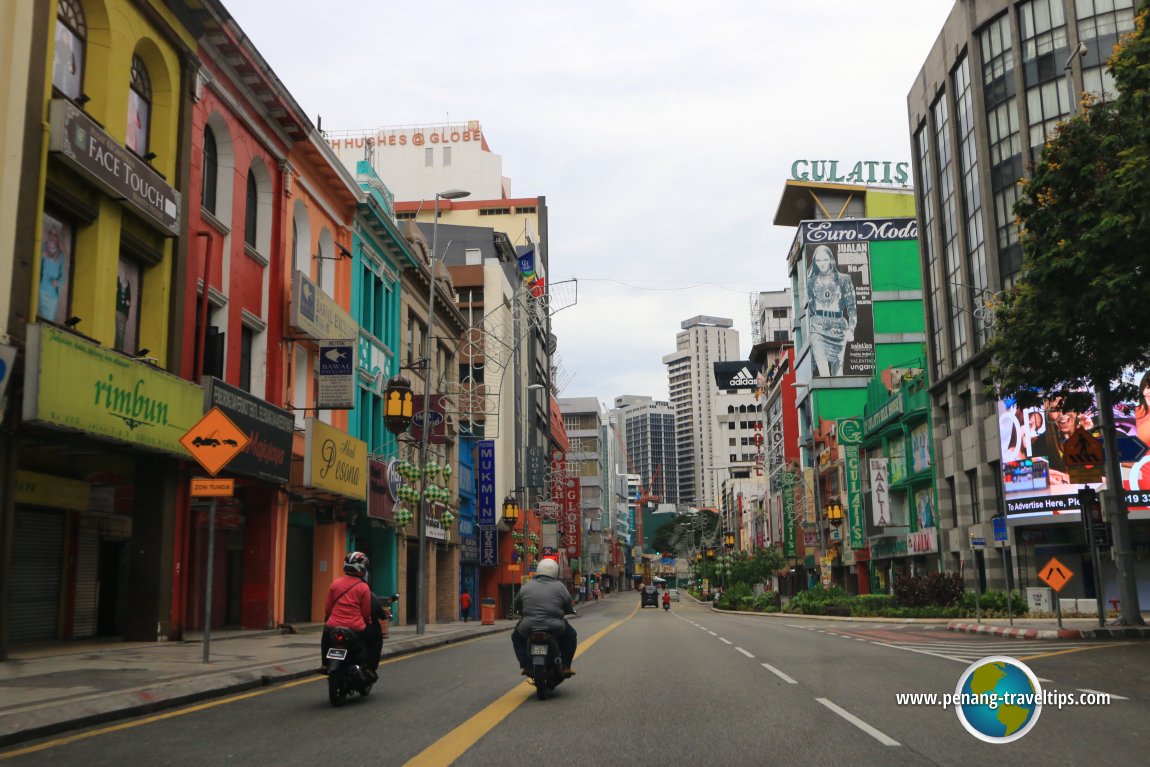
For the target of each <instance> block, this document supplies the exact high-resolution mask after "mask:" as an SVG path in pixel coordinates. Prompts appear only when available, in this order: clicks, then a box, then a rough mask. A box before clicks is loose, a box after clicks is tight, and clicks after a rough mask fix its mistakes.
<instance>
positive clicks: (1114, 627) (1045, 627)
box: [946, 613, 1150, 639]
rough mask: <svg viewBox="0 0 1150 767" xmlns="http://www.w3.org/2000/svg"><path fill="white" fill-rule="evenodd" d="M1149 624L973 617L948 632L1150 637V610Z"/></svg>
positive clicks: (1146, 615)
mask: <svg viewBox="0 0 1150 767" xmlns="http://www.w3.org/2000/svg"><path fill="white" fill-rule="evenodd" d="M1142 620H1143V621H1145V622H1146V625H1145V626H1120V625H1118V624H1116V623H1113V622H1112V621H1113V619H1107V621H1106V625H1105V626H1099V625H1098V617H1097V616H1092V617H1086V618H1081V617H1074V618H1065V617H1064V618H1063V619H1062V628H1061V629H1059V628H1058V619H1057V618H1029V617H1024V618H1016V619H1015V620H1014V623H1013V625H1011V624H1010V621H1009V620H1008V619H1007V618H989V619H985V618H984V619H983V620H982V622H981V623H978V622H976V621H974V620H971V619H970V618H964V619H963V620H961V621H950V622H949V623H947V624H946V629H947V631H961V632H964V633H967V634H993V635H994V636H1001V637H1011V638H1014V639H1150V613H1142Z"/></svg>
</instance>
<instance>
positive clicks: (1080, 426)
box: [998, 374, 1150, 517]
mask: <svg viewBox="0 0 1150 767" xmlns="http://www.w3.org/2000/svg"><path fill="white" fill-rule="evenodd" d="M1140 381H1141V383H1140V385H1139V392H1140V394H1139V403H1138V404H1137V405H1136V406H1130V405H1127V404H1119V405H1115V407H1114V425H1115V432H1116V437H1117V439H1118V453H1119V456H1120V461H1121V464H1120V465H1121V473H1122V485H1123V500H1124V502H1125V504H1126V507H1127V508H1128V509H1131V510H1141V509H1150V455H1143V453H1150V451H1148V450H1146V445H1147V444H1150V442H1147V439H1150V374H1147V375H1144V376H1142V377H1141V379H1140ZM998 435H999V446H1000V450H1001V459H1002V460H1001V464H1000V465H1001V467H1002V483H1003V490H1004V498H1005V502H1006V513H1007V515H1008V516H1011V517H1019V516H1046V515H1055V514H1065V513H1077V512H1078V510H1079V508H1078V496H1077V493H1078V491H1079V490H1080V489H1081V488H1083V487H1087V486H1089V487H1093V488H1095V489H1102V488H1105V487H1106V481H1105V464H1104V459H1103V446H1102V435H1101V431H1100V428H1099V419H1098V409H1097V406H1096V404H1092V405H1091V406H1090V407H1089V408H1088V409H1086V410H1084V411H1075V410H1072V409H1071V408H1069V407H1067V406H1066V405H1064V403H1063V402H1062V401H1061V400H1060V399H1048V400H1045V401H1043V402H1042V403H1041V404H1039V405H1036V406H1031V407H1023V406H1021V405H1019V404H1018V403H1016V402H1015V401H1014V400H1012V399H1007V400H1000V401H999V402H998Z"/></svg>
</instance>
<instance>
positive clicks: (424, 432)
mask: <svg viewBox="0 0 1150 767" xmlns="http://www.w3.org/2000/svg"><path fill="white" fill-rule="evenodd" d="M470 194H471V192H465V191H464V190H462V189H448V190H447V191H446V192H436V193H435V219H434V220H433V221H432V223H431V253H430V256H429V258H428V259H427V265H428V267H429V269H428V272H429V279H428V285H427V338H426V339H424V354H425V356H424V359H425V360H426V364H425V365H424V371H423V372H424V376H425V377H424V379H423V422H422V423H421V424H420V430H421V435H420V436H421V439H420V448H421V450H422V453H421V457H420V460H421V461H422V464H423V466H422V469H423V470H422V471H421V472H420V474H421V476H420V480H419V491H420V492H419V518H418V519H416V521H415V523H416V525H418V527H417V530H418V534H419V572H418V575H417V578H418V581H419V582H418V584H417V585H416V595H415V600H416V610H415V612H416V616H417V618H416V623H415V633H416V634H423V633H424V631H425V627H426V625H427V516H428V513H429V512H430V511H431V505H430V504H429V503H428V502H427V450H428V441H429V437H430V436H431V381H432V378H433V377H434V376H433V375H432V374H433V372H434V368H435V345H434V344H435V341H434V328H435V257H436V250H437V248H438V238H439V201H440V200H458V199H459V198H460V197H467V196H468V195H470Z"/></svg>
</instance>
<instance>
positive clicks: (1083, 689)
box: [1078, 687, 1130, 700]
mask: <svg viewBox="0 0 1150 767" xmlns="http://www.w3.org/2000/svg"><path fill="white" fill-rule="evenodd" d="M1078 692H1085V693H1090V694H1091V695H1109V696H1110V699H1111V700H1130V699H1129V698H1123V697H1122V696H1121V695H1115V694H1114V693H1112V692H1102V691H1101V690H1090V689H1087V688H1086V687H1079V688H1078Z"/></svg>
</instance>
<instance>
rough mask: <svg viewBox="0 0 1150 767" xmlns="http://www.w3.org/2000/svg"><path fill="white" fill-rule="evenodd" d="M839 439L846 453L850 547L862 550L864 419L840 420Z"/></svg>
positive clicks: (863, 544) (863, 536) (863, 540)
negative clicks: (860, 458)
mask: <svg viewBox="0 0 1150 767" xmlns="http://www.w3.org/2000/svg"><path fill="white" fill-rule="evenodd" d="M838 438H839V444H840V445H842V446H843V453H844V458H843V464H844V465H843V469H844V471H845V473H846V482H845V483H844V488H843V489H844V490H845V491H846V511H847V519H848V524H849V526H850V547H851V548H852V549H861V548H863V547H864V546H866V540H865V526H864V520H863V510H862V468H861V465H860V462H859V446H860V445H861V444H862V419H860V418H841V419H839V422H838Z"/></svg>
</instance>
